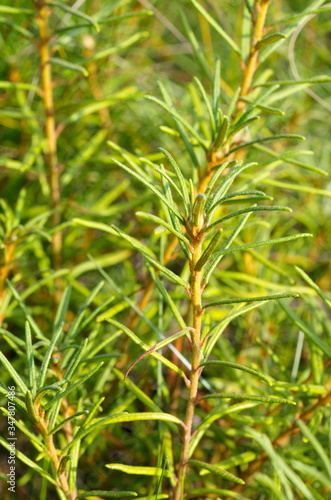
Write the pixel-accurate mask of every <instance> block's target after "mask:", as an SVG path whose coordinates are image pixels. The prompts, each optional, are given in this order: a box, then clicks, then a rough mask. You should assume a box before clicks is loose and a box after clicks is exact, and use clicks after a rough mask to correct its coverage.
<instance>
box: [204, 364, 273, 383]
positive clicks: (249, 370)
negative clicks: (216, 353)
mask: <svg viewBox="0 0 331 500" xmlns="http://www.w3.org/2000/svg"><path fill="white" fill-rule="evenodd" d="M201 366H207V367H208V366H224V367H226V368H234V369H235V370H242V371H244V372H247V373H250V374H251V375H254V376H255V377H258V378H260V379H261V380H263V381H264V382H266V383H267V384H268V385H270V386H272V385H273V379H272V378H271V377H269V376H267V375H264V374H263V373H260V372H258V371H257V370H253V368H248V367H247V366H243V365H239V364H238V363H232V362H230V361H218V360H215V361H205V362H204V363H201Z"/></svg>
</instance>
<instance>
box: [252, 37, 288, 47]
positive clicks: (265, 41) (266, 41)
mask: <svg viewBox="0 0 331 500" xmlns="http://www.w3.org/2000/svg"><path fill="white" fill-rule="evenodd" d="M282 38H287V36H286V35H284V33H272V34H271V35H266V36H264V37H263V38H261V40H259V41H258V42H257V43H256V44H255V48H256V49H257V50H261V49H263V48H264V47H267V45H271V44H272V43H276V42H278V40H281V39H282Z"/></svg>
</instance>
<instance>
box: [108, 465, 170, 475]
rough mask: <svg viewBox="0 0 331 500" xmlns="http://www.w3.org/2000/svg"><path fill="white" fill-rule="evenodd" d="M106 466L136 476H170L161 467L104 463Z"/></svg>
mask: <svg viewBox="0 0 331 500" xmlns="http://www.w3.org/2000/svg"><path fill="white" fill-rule="evenodd" d="M106 467H107V468H108V469H111V470H119V471H121V472H125V473H126V474H135V475H137V476H154V477H155V476H157V477H159V476H161V474H163V475H164V476H166V477H170V472H169V471H168V470H165V471H164V470H163V468H162V467H141V466H140V465H136V466H135V465H124V464H106Z"/></svg>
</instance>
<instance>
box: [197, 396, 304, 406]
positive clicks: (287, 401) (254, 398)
mask: <svg viewBox="0 0 331 500" xmlns="http://www.w3.org/2000/svg"><path fill="white" fill-rule="evenodd" d="M201 399H243V400H245V401H260V402H261V403H272V404H287V405H294V406H295V405H296V403H295V402H294V401H291V400H290V399H285V398H279V397H278V396H255V395H253V394H238V393H223V394H206V395H205V396H202V398H201Z"/></svg>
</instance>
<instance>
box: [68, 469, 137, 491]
mask: <svg viewBox="0 0 331 500" xmlns="http://www.w3.org/2000/svg"><path fill="white" fill-rule="evenodd" d="M106 467H107V465H106ZM137 495H138V493H135V492H134V491H105V490H90V491H85V492H84V493H80V494H79V495H77V497H76V498H77V499H79V498H90V497H98V498H100V497H101V498H102V497H104V498H123V497H136V496H137Z"/></svg>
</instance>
